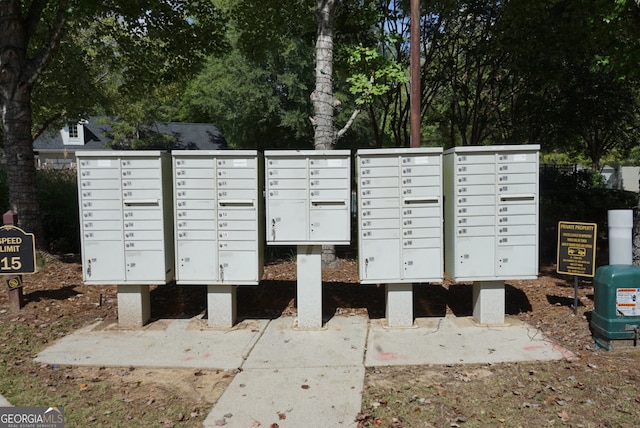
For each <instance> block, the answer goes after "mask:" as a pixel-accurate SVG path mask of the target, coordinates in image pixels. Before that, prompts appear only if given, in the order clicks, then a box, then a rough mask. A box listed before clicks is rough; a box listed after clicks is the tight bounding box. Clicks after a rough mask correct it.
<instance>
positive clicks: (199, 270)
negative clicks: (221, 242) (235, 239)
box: [176, 240, 218, 282]
mask: <svg viewBox="0 0 640 428" xmlns="http://www.w3.org/2000/svg"><path fill="white" fill-rule="evenodd" d="M217 253H218V249H217V244H216V242H215V241H213V240H204V241H192V240H182V241H178V248H177V262H178V263H177V266H176V267H177V274H176V280H178V281H180V282H185V281H186V282H188V281H211V280H217V279H218V260H217Z"/></svg>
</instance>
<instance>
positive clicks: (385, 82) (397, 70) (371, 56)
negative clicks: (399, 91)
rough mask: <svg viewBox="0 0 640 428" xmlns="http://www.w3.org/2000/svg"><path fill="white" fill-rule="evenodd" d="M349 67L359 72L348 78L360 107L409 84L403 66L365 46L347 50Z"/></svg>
mask: <svg viewBox="0 0 640 428" xmlns="http://www.w3.org/2000/svg"><path fill="white" fill-rule="evenodd" d="M347 51H348V52H349V59H348V63H349V65H350V66H351V67H352V68H353V69H354V70H357V71H355V72H354V74H352V75H351V76H350V77H348V78H347V83H349V84H350V85H351V87H350V88H349V91H350V92H351V93H352V94H353V95H355V96H356V100H355V103H356V105H358V106H362V105H364V104H370V103H371V102H372V101H373V99H374V97H378V96H381V95H385V94H386V93H388V92H389V91H390V90H391V89H392V88H393V86H394V85H397V84H402V83H407V82H408V81H409V76H408V75H407V72H406V70H405V69H404V67H403V66H402V64H400V63H398V62H396V61H392V60H388V59H385V58H383V56H382V54H381V53H380V52H379V51H378V50H377V49H375V48H368V47H365V46H363V45H361V44H360V45H358V46H354V47H352V48H347Z"/></svg>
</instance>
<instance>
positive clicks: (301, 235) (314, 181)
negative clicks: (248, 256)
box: [264, 150, 351, 245]
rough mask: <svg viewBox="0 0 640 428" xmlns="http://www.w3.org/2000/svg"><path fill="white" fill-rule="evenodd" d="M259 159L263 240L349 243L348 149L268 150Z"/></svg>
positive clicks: (349, 169)
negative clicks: (264, 204)
mask: <svg viewBox="0 0 640 428" xmlns="http://www.w3.org/2000/svg"><path fill="white" fill-rule="evenodd" d="M264 161H265V165H266V166H265V175H266V177H265V180H266V183H265V191H266V199H267V208H266V222H267V224H266V228H267V230H266V239H267V244H269V245H320V244H349V242H350V239H351V236H350V230H351V223H350V222H351V217H350V201H351V153H350V151H348V150H277V151H276V150H267V151H265V152H264Z"/></svg>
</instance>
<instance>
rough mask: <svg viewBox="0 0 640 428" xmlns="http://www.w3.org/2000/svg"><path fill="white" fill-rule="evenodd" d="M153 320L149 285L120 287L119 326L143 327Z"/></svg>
mask: <svg viewBox="0 0 640 428" xmlns="http://www.w3.org/2000/svg"><path fill="white" fill-rule="evenodd" d="M149 318H151V296H150V293H149V286H148V285H118V325H120V326H121V327H142V326H143V325H145V324H146V323H147V322H148V321H149Z"/></svg>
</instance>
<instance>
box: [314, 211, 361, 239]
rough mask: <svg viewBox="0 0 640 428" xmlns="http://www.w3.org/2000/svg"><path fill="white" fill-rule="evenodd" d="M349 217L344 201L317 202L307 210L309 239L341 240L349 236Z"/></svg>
mask: <svg viewBox="0 0 640 428" xmlns="http://www.w3.org/2000/svg"><path fill="white" fill-rule="evenodd" d="M350 221H351V218H350V216H349V209H348V206H347V204H346V202H344V203H336V204H317V203H314V202H312V203H311V209H310V210H309V225H310V228H309V239H310V240H311V241H316V242H318V241H328V242H341V241H344V240H345V238H348V237H349V228H350Z"/></svg>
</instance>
